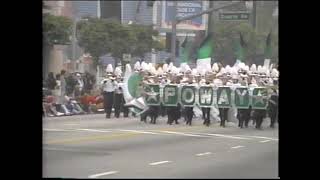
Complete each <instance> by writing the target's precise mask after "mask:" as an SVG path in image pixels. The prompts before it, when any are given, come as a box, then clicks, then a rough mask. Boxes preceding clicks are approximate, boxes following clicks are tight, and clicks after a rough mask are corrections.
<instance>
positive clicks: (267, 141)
mask: <svg viewBox="0 0 320 180" xmlns="http://www.w3.org/2000/svg"><path fill="white" fill-rule="evenodd" d="M269 141H271V140H264V141H260V142H261V143H265V142H269Z"/></svg>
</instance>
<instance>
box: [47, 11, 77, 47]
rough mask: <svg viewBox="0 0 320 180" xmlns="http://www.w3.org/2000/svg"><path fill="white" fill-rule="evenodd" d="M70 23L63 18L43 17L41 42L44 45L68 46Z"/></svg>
mask: <svg viewBox="0 0 320 180" xmlns="http://www.w3.org/2000/svg"><path fill="white" fill-rule="evenodd" d="M71 34H72V21H71V20H70V19H69V18H67V17H64V16H54V15H51V14H44V15H43V40H44V43H45V45H54V44H62V45H63V44H69V43H70V35H71Z"/></svg>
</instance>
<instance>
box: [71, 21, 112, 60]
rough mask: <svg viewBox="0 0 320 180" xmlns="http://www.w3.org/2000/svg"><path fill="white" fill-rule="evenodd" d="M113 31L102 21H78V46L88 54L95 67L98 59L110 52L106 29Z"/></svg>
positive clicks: (109, 38)
mask: <svg viewBox="0 0 320 180" xmlns="http://www.w3.org/2000/svg"><path fill="white" fill-rule="evenodd" d="M108 28H110V29H112V30H113V29H115V30H116V27H114V26H112V24H110V23H109V22H107V21H106V20H104V19H98V18H89V19H88V21H80V22H79V23H78V25H77V39H78V43H79V46H80V47H82V48H83V49H84V51H85V53H90V54H91V56H92V58H93V60H94V64H95V65H97V64H98V61H99V57H100V56H102V55H105V54H107V53H109V52H110V51H111V46H112V44H111V35H110V34H109V32H108V31H107V29H108Z"/></svg>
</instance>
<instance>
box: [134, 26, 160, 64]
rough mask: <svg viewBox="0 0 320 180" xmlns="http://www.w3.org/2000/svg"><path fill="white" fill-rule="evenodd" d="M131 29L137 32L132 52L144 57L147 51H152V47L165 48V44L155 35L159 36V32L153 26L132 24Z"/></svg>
mask: <svg viewBox="0 0 320 180" xmlns="http://www.w3.org/2000/svg"><path fill="white" fill-rule="evenodd" d="M130 28H131V30H132V31H133V32H134V33H135V37H136V40H137V41H136V42H135V45H134V47H133V51H132V54H133V55H134V56H137V57H140V58H143V57H144V55H145V53H147V52H151V49H152V48H154V49H155V50H158V51H159V50H163V49H164V46H163V44H161V43H160V42H159V41H157V40H156V39H154V38H153V37H157V36H158V35H159V32H158V31H156V30H153V29H152V27H151V26H141V25H131V26H130Z"/></svg>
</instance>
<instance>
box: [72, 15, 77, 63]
mask: <svg viewBox="0 0 320 180" xmlns="http://www.w3.org/2000/svg"><path fill="white" fill-rule="evenodd" d="M76 31H77V17H75V19H74V21H73V31H72V60H75V59H76V43H77V40H76Z"/></svg>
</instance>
